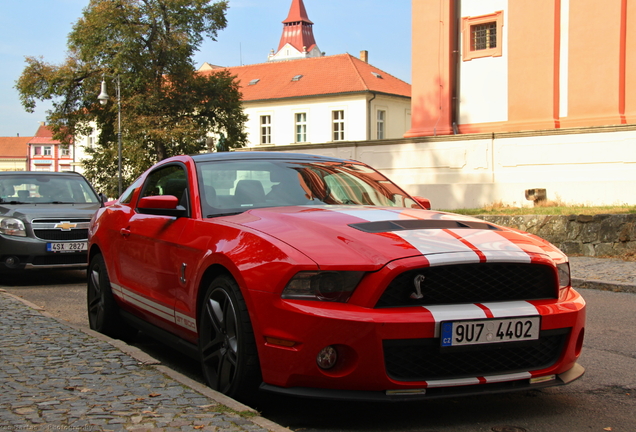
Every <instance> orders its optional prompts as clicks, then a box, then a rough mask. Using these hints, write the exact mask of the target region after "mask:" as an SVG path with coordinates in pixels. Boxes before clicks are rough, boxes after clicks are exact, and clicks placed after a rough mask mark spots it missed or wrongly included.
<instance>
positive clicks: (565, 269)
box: [557, 263, 571, 289]
mask: <svg viewBox="0 0 636 432" xmlns="http://www.w3.org/2000/svg"><path fill="white" fill-rule="evenodd" d="M557 275H558V276H559V289H561V288H566V287H569V286H570V283H571V281H570V263H562V264H557Z"/></svg>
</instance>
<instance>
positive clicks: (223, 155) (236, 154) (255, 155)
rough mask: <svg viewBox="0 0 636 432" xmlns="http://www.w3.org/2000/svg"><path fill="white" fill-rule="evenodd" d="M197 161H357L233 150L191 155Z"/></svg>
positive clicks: (296, 154)
mask: <svg viewBox="0 0 636 432" xmlns="http://www.w3.org/2000/svg"><path fill="white" fill-rule="evenodd" d="M191 157H192V159H193V160H194V161H195V162H210V161H217V160H290V161H325V162H356V161H354V160H350V159H340V158H335V157H331V156H320V155H314V154H305V153H283V152H270V151H232V152H217V153H203V154H196V155H191Z"/></svg>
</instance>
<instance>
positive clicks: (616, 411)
mask: <svg viewBox="0 0 636 432" xmlns="http://www.w3.org/2000/svg"><path fill="white" fill-rule="evenodd" d="M0 288H2V289H5V290H6V291H8V292H10V293H13V294H15V295H18V296H20V297H23V298H24V299H26V300H28V301H30V302H32V303H34V304H36V305H38V306H42V307H44V308H45V309H46V310H47V311H48V312H49V313H50V314H52V315H53V316H56V317H58V318H61V319H63V320H66V321H69V322H70V323H73V324H76V325H80V326H87V318H86V300H85V295H86V294H85V273H84V272H79V271H66V272H55V273H43V274H33V275H26V276H20V277H16V278H7V277H5V276H2V279H0ZM581 292H582V293H583V295H584V297H585V299H586V301H587V302H588V317H587V326H586V340H585V344H584V349H583V353H582V356H581V359H580V363H581V364H582V365H583V366H584V367H585V368H586V369H587V372H586V374H585V376H584V377H583V378H582V379H580V380H578V381H576V382H574V383H572V384H570V385H569V386H564V387H557V388H550V389H544V390H541V391H529V392H521V393H509V394H505V395H490V396H480V397H464V398H452V399H439V400H431V401H425V402H413V403H399V404H397V403H396V404H388V403H384V404H381V403H376V404H371V403H356V402H348V403H343V402H329V401H315V400H308V399H294V398H285V397H279V396H276V395H266V397H263V398H261V400H260V401H259V402H257V404H256V406H255V408H256V409H258V410H259V411H260V412H261V414H262V415H263V417H266V418H268V419H270V420H272V421H275V422H277V423H278V424H280V425H282V426H286V427H288V428H290V429H292V430H295V431H303V432H314V431H315V432H318V431H321V432H323V431H324V432H327V431H428V432H442V431H443V432H447V431H448V432H450V431H453V432H469V431H470V432H477V431H485V432H487V431H499V432H524V431H526V432H554V431H559V432H562V431H564V432H570V431H571V432H580V431H599V432H602V431H613V432H619V431H620V432H623V431H624V432H633V431H636V373H635V372H634V371H635V370H636V314H635V311H636V294H625V293H615V292H607V291H596V290H581ZM136 345H137V346H139V347H141V348H142V349H144V350H146V351H148V352H149V353H150V354H151V355H153V356H155V357H157V358H158V359H159V360H161V361H162V363H164V364H167V365H169V366H170V367H173V368H175V369H177V370H179V371H180V372H181V373H184V374H186V375H188V376H190V377H191V378H194V379H196V380H201V377H200V375H199V370H198V365H197V364H196V362H193V361H191V360H189V359H187V358H184V357H182V356H181V355H180V354H179V353H176V352H174V351H171V350H169V349H168V348H166V347H164V346H163V345H161V344H158V343H156V342H154V341H152V340H151V339H149V338H145V337H143V336H142V337H141V339H140V340H139V341H138V342H137V343H136Z"/></svg>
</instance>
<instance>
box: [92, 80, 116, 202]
mask: <svg viewBox="0 0 636 432" xmlns="http://www.w3.org/2000/svg"><path fill="white" fill-rule="evenodd" d="M115 82H116V83H117V177H118V180H119V189H118V190H119V194H118V197H119V196H121V189H122V181H121V93H120V81H119V75H117V76H116V77H115ZM97 99H98V100H99V103H100V104H102V105H106V104H107V103H108V100H109V99H110V96H108V93H107V92H106V80H105V79H102V91H101V93H100V94H99V96H97Z"/></svg>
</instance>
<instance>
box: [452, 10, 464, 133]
mask: <svg viewBox="0 0 636 432" xmlns="http://www.w3.org/2000/svg"><path fill="white" fill-rule="evenodd" d="M453 6H454V7H453V12H452V17H453V18H452V19H453V22H452V26H453V27H452V35H453V42H452V43H453V62H452V63H451V74H452V79H451V82H453V88H452V90H451V126H452V127H453V134H455V135H457V134H458V133H459V127H458V125H457V123H458V122H459V82H460V80H459V78H460V77H459V69H460V67H459V66H460V64H461V63H460V62H461V61H462V59H461V56H460V46H459V44H460V43H461V37H460V36H459V33H460V30H461V28H462V26H461V19H462V0H455V1H454V2H453Z"/></svg>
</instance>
